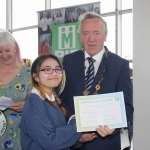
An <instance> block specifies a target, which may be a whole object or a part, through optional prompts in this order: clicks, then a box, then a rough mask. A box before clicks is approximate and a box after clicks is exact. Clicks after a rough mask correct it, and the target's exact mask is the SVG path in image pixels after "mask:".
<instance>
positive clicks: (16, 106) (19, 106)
mask: <svg viewBox="0 0 150 150" xmlns="http://www.w3.org/2000/svg"><path fill="white" fill-rule="evenodd" d="M23 106H24V102H22V101H20V102H16V103H15V104H13V105H12V106H11V107H10V109H12V110H14V111H17V112H22V109H23Z"/></svg>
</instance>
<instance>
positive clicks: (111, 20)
mask: <svg viewBox="0 0 150 150" xmlns="http://www.w3.org/2000/svg"><path fill="white" fill-rule="evenodd" d="M103 19H104V20H105V21H106V22H107V28H108V35H107V39H106V42H105V44H104V45H105V46H107V47H108V49H109V50H110V51H111V52H113V53H115V52H116V51H115V49H116V47H115V42H116V40H115V39H116V38H115V16H110V17H103Z"/></svg>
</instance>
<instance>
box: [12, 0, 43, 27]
mask: <svg viewBox="0 0 150 150" xmlns="http://www.w3.org/2000/svg"><path fill="white" fill-rule="evenodd" d="M40 10H45V1H44V0H38V1H37V0H13V29H16V28H22V27H27V26H33V25H37V24H38V15H37V11H40Z"/></svg>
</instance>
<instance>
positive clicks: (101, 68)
mask: <svg viewBox="0 0 150 150" xmlns="http://www.w3.org/2000/svg"><path fill="white" fill-rule="evenodd" d="M107 52H108V51H107V50H105V52H104V55H103V58H102V61H101V63H100V66H99V68H98V71H97V73H96V76H95V78H94V81H93V84H92V87H91V90H90V92H89V95H92V94H93V93H94V92H95V86H96V85H97V83H98V82H99V79H100V77H101V75H102V74H103V71H104V70H105V68H106V66H107V63H108V62H109V59H108V54H107Z"/></svg>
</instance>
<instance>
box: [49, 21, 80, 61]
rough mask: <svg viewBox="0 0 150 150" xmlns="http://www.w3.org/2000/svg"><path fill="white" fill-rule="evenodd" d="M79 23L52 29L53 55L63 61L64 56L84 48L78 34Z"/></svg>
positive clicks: (60, 25) (54, 26) (61, 25)
mask: <svg viewBox="0 0 150 150" xmlns="http://www.w3.org/2000/svg"><path fill="white" fill-rule="evenodd" d="M78 27H79V23H78V22H75V23H67V24H59V25H53V27H52V54H54V55H55V56H57V57H58V58H59V59H60V61H62V59H63V57H64V55H67V54H69V53H73V52H75V51H77V50H80V49H81V48H82V44H81V43H80V37H79V33H78Z"/></svg>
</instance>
